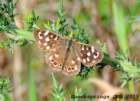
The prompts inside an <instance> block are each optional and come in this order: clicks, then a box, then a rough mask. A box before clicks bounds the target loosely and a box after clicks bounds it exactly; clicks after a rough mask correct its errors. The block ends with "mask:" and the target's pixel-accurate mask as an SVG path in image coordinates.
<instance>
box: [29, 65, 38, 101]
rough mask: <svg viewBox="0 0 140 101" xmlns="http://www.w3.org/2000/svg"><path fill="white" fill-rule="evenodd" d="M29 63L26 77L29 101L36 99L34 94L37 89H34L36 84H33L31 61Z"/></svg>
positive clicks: (35, 100)
mask: <svg viewBox="0 0 140 101" xmlns="http://www.w3.org/2000/svg"><path fill="white" fill-rule="evenodd" d="M29 64H30V66H29V68H28V69H29V70H28V79H29V81H28V83H29V84H28V88H29V92H28V95H29V101H37V96H36V94H37V92H36V91H37V90H36V84H35V80H34V78H33V73H32V72H33V70H32V67H31V66H32V64H31V63H29Z"/></svg>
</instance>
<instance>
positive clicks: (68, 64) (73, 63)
mask: <svg viewBox="0 0 140 101" xmlns="http://www.w3.org/2000/svg"><path fill="white" fill-rule="evenodd" d="M69 48H70V49H69V51H68V53H67V55H66V56H67V58H66V60H65V64H64V67H63V70H62V72H63V73H64V74H66V75H69V76H71V75H77V74H78V73H79V72H80V67H81V62H80V58H79V55H78V54H77V52H76V50H75V48H74V44H73V43H72V45H71V46H70V47H69Z"/></svg>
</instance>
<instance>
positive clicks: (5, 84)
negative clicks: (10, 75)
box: [0, 78, 12, 101]
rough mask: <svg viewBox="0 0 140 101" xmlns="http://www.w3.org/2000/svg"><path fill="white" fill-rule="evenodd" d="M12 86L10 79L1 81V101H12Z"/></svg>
mask: <svg viewBox="0 0 140 101" xmlns="http://www.w3.org/2000/svg"><path fill="white" fill-rule="evenodd" d="M10 92H11V85H10V80H9V79H2V78H1V79H0V101H12V100H11V96H10Z"/></svg>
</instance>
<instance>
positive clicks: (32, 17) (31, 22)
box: [24, 11, 39, 31]
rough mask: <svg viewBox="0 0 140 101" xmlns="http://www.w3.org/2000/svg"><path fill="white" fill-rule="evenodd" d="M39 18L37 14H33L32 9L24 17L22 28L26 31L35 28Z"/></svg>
mask: <svg viewBox="0 0 140 101" xmlns="http://www.w3.org/2000/svg"><path fill="white" fill-rule="evenodd" d="M38 19H39V16H37V15H36V14H35V12H34V11H32V13H31V14H29V15H28V16H27V17H26V18H25V22H24V25H25V26H24V27H25V28H24V29H26V30H27V31H33V30H34V29H35V28H37V25H36V23H37V21H38Z"/></svg>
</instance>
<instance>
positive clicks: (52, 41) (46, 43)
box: [34, 30, 63, 51]
mask: <svg viewBox="0 0 140 101" xmlns="http://www.w3.org/2000/svg"><path fill="white" fill-rule="evenodd" d="M34 36H35V39H36V40H37V43H38V46H39V47H40V48H42V49H44V50H47V51H49V50H55V49H56V47H58V46H60V45H61V43H62V41H63V40H62V38H61V37H60V36H58V35H56V34H55V33H52V32H49V31H47V30H46V31H44V30H36V31H34Z"/></svg>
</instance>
